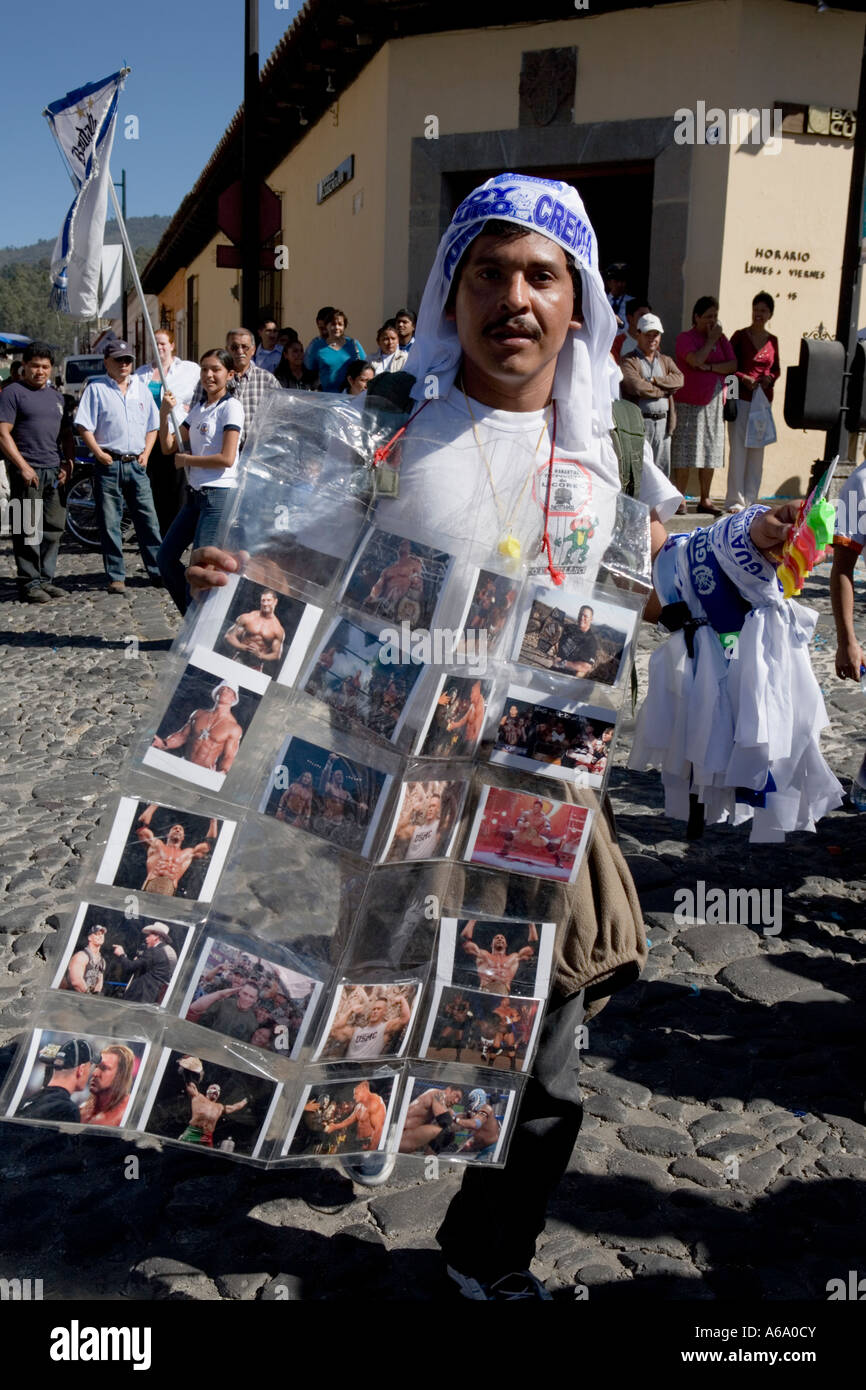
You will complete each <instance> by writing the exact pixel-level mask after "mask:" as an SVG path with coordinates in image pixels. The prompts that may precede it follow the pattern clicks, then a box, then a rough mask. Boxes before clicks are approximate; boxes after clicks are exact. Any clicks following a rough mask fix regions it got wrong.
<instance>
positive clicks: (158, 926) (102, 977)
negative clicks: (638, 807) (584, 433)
mask: <svg viewBox="0 0 866 1390" xmlns="http://www.w3.org/2000/svg"><path fill="white" fill-rule="evenodd" d="M447 408H448V409H449V410H450V408H451V407H450V405H448V406H447ZM443 409H445V403H436V404H435V406H432V407H431V409H430V410H429V411H428V410H426V409H424V410H421V411H419V412H416V416H415V417H414V418H413V419H411V420H410V421H409V423H408V425H407V428H406V429H405V431H403V432H402V433H401V434H400V435H399V445H398V446H396V447H395V449H394V452H393V454H390V453H389V455H388V460H387V470H388V480H387V481H388V486H387V488H382V489H378V488H377V484H376V476H375V467H377V466H378V465H379V463H380V462H381V456H382V450H383V446H385V445H386V442H387V441H388V439H389V437H390V436H392V435H395V434H396V432H397V430H398V427H399V426H400V425H401V424H402V423H403V418H402V417H399V416H395V415H390V416H387V417H386V416H385V415H380V416H377V415H374V414H373V412H371V411H368V410H364V409H359V407H358V405H357V403H352V402H350V401H349V399H348V398H346V399H345V400H344V399H341V398H335V397H332V396H326V395H321V396H318V397H317V396H314V395H313V394H312V393H308V394H298V393H292V392H285V393H279V394H278V393H273V396H272V398H271V399H270V400H269V401H268V403H267V405H266V407H263V409H262V410H261V411H260V412H259V413H258V416H257V419H256V421H255V424H254V427H253V429H252V430H251V432H250V435H249V438H248V441H247V445H246V447H245V450H244V455H243V458H242V460H241V465H240V476H239V485H238V487H237V489H236V490H235V495H234V496H233V498H232V501H231V510H230V513H229V515H228V516H227V518H226V520H225V523H224V527H223V532H222V534H221V535H220V536H219V537H217V540H216V543H217V545H220V546H222V547H223V548H227V549H230V550H232V551H233V552H234V553H235V554H236V558H237V570H236V571H235V572H234V573H232V574H230V575H226V576H224V578H225V582H224V583H222V584H220V585H218V586H216V587H214V589H213V590H212V591H211V592H210V593H209V594H208V595H207V597H205V598H204V599H203V600H202V601H198V600H197V601H196V602H195V603H194V604H193V605H192V607H191V611H190V613H189V615H188V616H187V619H186V621H185V624H184V628H183V631H182V633H181V635H180V637H179V638H178V640H177V641H176V643H175V646H174V649H173V651H172V653H171V654H170V656H169V659H168V661H167V662H166V665H165V668H164V671H163V675H162V678H161V681H160V684H159V687H158V691H157V696H156V698H155V699H154V700H152V701H151V702H150V707H149V708H148V710H147V711H146V715H145V718H144V720H143V728H142V733H141V742H140V745H139V747H138V748H137V750H136V751H135V754H134V755H133V756H132V757H131V758H130V760H129V761H128V763H127V766H126V768H125V769H123V770H121V772H120V774H119V778H118V798H117V800H116V802H115V804H114V806H113V807H112V809H111V810H110V811H109V814H108V817H107V821H106V823H105V831H104V835H103V841H104V843H102V846H101V848H100V849H99V851H98V852H97V853H96V854H95V855H94V862H93V865H92V868H91V870H90V879H89V881H86V882H85V884H84V886H83V888H82V890H81V899H80V901H79V902H78V905H77V907H76V909H75V912H74V917H73V919H72V920H71V921H70V924H69V927H68V931H66V933H65V934H64V937H63V940H62V943H59V946H58V953H57V956H56V959H55V961H54V963H53V965H52V974H51V989H50V993H49V995H46V996H43V999H51V1000H53V1001H54V1002H55V1003H56V1004H57V1005H58V1007H61V1006H62V1009H63V1010H65V1012H64V1013H63V1015H62V1017H63V1023H62V1027H63V1029H65V1031H59V1028H60V1025H59V1024H56V1022H52V1023H51V1026H50V1027H49V1026H48V1025H49V1022H50V1020H49V1019H48V1016H47V1014H45V1015H44V1016H43V1017H42V1018H39V1017H37V1018H35V1019H34V1020H33V1028H34V1030H35V1031H34V1032H33V1034H32V1035H31V1037H30V1038H29V1039H28V1040H26V1042H25V1044H24V1048H25V1051H24V1052H22V1053H21V1054H20V1056H21V1058H22V1059H23V1060H21V1061H20V1063H19V1065H18V1069H17V1071H16V1073H15V1076H16V1078H17V1079H16V1082H15V1087H16V1089H15V1094H14V1096H12V1100H11V1102H10V1106H11V1110H12V1111H14V1113H15V1116H16V1118H19V1117H20V1118H27V1119H29V1120H32V1121H33V1122H36V1123H46V1124H52V1123H60V1124H64V1123H76V1124H78V1123H85V1124H87V1123H100V1124H103V1125H109V1126H111V1125H112V1124H114V1120H113V1119H112V1120H107V1119H105V1118H91V1119H84V1120H82V1118H81V1117H82V1115H84V1116H90V1114H91V1111H93V1112H94V1113H97V1112H98V1115H99V1116H104V1114H105V1113H106V1105H107V1098H109V1099H110V1100H111V1104H110V1105H109V1106H107V1110H108V1112H110V1114H111V1115H112V1116H115V1115H116V1116H117V1126H120V1125H121V1124H122V1123H123V1124H128V1123H129V1120H130V1115H131V1117H132V1123H133V1125H134V1127H135V1128H136V1129H139V1130H141V1131H143V1132H146V1133H148V1134H151V1135H154V1136H157V1137H159V1138H160V1139H163V1140H165V1141H167V1142H169V1143H174V1144H182V1145H184V1146H189V1145H196V1146H198V1147H199V1148H205V1149H209V1150H211V1151H212V1152H219V1153H220V1154H222V1155H224V1156H232V1157H234V1158H237V1159H239V1160H242V1161H246V1162H260V1163H261V1162H263V1163H269V1162H277V1163H284V1162H294V1163H301V1164H303V1163H317V1162H325V1161H332V1160H334V1159H335V1158H338V1157H340V1156H343V1155H346V1154H364V1153H369V1152H374V1151H379V1150H381V1149H383V1148H388V1147H391V1148H394V1149H396V1150H397V1151H399V1152H400V1153H401V1154H403V1155H406V1156H415V1157H417V1158H419V1159H422V1158H425V1157H428V1158H429V1157H430V1156H431V1155H441V1156H442V1157H444V1158H447V1159H448V1160H449V1161H451V1160H453V1161H457V1162H471V1163H481V1164H492V1165H499V1164H501V1163H502V1162H504V1158H505V1154H506V1152H507V1147H508V1143H509V1141H510V1136H511V1133H512V1130H513V1126H514V1122H515V1117H516V1115H517V1108H518V1104H519V1097H520V1093H521V1090H522V1086H523V1083H524V1082H525V1080H526V1077H527V1074H528V1072H529V1070H530V1069H531V1066H532V1057H533V1052H534V1049H535V1047H536V1045H537V1040H538V1036H539V1032H540V1028H541V1026H542V1022H543V1015H544V1008H545V1005H546V1000H547V995H548V993H549V989H550V986H551V983H552V970H553V966H552V946H553V937H554V934H555V930H556V926H557V922H556V921H554V920H553V917H554V915H555V912H559V911H560V910H562V911H563V912H565V911H567V910H568V908H567V903H568V897H569V895H568V893H567V892H564V891H562V890H563V889H565V888H567V887H568V886H569V885H573V884H574V883H575V882H576V880H577V877H578V875H579V873H580V869H581V865H582V863H583V861H584V857H585V855H586V852H587V848H588V845H589V842H590V837H591V834H592V830H593V824H594V816H595V815H596V814H597V811H596V810H595V809H594V807H593V805H588V806H587V805H582V804H580V802H579V798H577V797H576V795H575V791H576V789H577V788H579V787H587V788H591V789H592V791H593V793H597V794H598V795H599V796H601V795H602V793H603V789H604V785H605V777H606V771H607V768H608V763H609V758H610V748H611V743H612V740H613V737H614V733H615V727H616V722H617V718H618V716H619V713H620V710H621V707H622V705H623V702H624V701H625V699H626V696H627V690H628V670H629V666H630V662H631V659H632V654H633V649H634V642H635V634H636V629H637V622H638V619H639V616H640V610H641V606H642V604H643V602H644V600H645V596H646V593H647V592H648V589H649V518H648V512H647V509H646V508H645V507H643V506H642V504H640V503H638V502H634V501H633V500H630V499H623V498H622V497H621V494H619V493H618V492H617V491H616V490H612V489H610V488H608V487H605V486H604V485H603V484H602V483H601V482H600V481H599V480H598V479H597V478H596V477H595V476H594V475H593V474H592V473H591V472H590V471H589V470H588V469H587V468H585V467H584V466H583V465H581V464H580V463H578V462H577V461H575V460H569V459H565V458H560V457H559V455H558V454H556V456H555V457H554V452H553V451H548V448H547V447H546V446H545V447H544V448H542V447H541V442H542V439H543V429H546V428H547V420H546V418H545V421H544V422H540V428H541V426H542V425H543V429H542V433H540V434H539V433H538V431H536V432H535V434H536V436H537V438H536V437H533V438H532V439H528V438H527V435H526V431H520V430H512V431H510V432H509V431H507V430H505V431H504V432H503V433H502V435H501V436H500V437H497V438H495V439H485V441H484V447H485V448H486V450H487V452H486V453H485V455H484V457H485V458H487V460H488V462H490V461H491V460H492V463H491V467H493V468H494V473H493V476H494V477H495V478H496V479H497V486H498V487H499V492H498V493H497V496H496V498H493V497H492V496H491V491H490V477H489V474H490V470H489V469H486V468H485V467H484V461H483V459H482V457H481V455H480V454H479V445H478V439H477V437H476V436H475V435H474V434H473V430H472V428H471V422H470V421H469V419H468V417H466V418H464V416H465V412H463V414H461V410H462V407H460V409H459V410H456V413H454V418H453V420H450V423H448V424H447V427H446V426H445V423H443V422H444V420H445V417H444V415H443V413H442V411H443ZM449 418H450V417H449ZM485 429H486V425H485ZM482 433H484V430H482ZM377 451H378V452H377ZM551 462H552V466H553V472H552V473H551V472H550V469H551ZM545 503H547V504H548V513H549V515H548V523H549V540H550V552H549V555H550V558H551V565H550V567H549V566H548V555H547V554H542V552H541V546H540V540H541V536H542V533H543V531H544V529H545V517H544V508H545ZM557 581H560V582H557ZM533 881H534V882H533ZM458 883H461V884H465V885H467V888H466V893H465V894H464V892H463V891H462V889H460V890H458V889H457V888H456V887H455V886H453V885H457V884H458ZM377 884H381V885H382V891H381V892H377V887H376V885H377ZM482 884H483V885H484V886H485V896H484V901H485V903H486V904H488V905H489V904H492V903H493V902H496V901H500V900H501V902H502V903H503V904H504V903H505V902H506V901H511V902H512V903H514V904H515V909H514V910H515V914H517V913H520V914H525V915H526V916H527V920H519V921H518V920H510V919H509V920H506V919H505V918H503V920H501V921H499V920H493V917H492V916H491V915H488V916H481V915H479V916H476V917H474V918H473V917H472V916H471V915H469V911H468V909H466V910H465V912H464V913H462V914H461V915H460V916H451V917H447V916H446V917H445V918H444V919H443V920H442V921H441V924H437V919H438V917H439V916H440V909H439V907H433V908H431V904H438V903H440V902H441V901H456V902H466V903H467V904H468V903H469V902H470V901H472V902H476V898H475V897H474V896H473V894H474V893H475V892H476V888H475V887H474V886H473V885H482ZM487 890H490V891H489V893H488V891H487ZM500 890H501V891H500ZM479 891H480V889H479ZM103 899H104V900H105V901H106V902H108V903H109V904H113V906H112V907H105V908H103V907H102V906H101V905H100V903H101V901H102V900H103ZM166 899H171V900H172V901H171V902H166ZM531 900H536V901H547V902H548V903H550V904H556V908H555V910H554V909H553V908H551V910H550V911H549V912H548V920H545V921H543V922H542V921H539V922H532V921H529V920H528V912H527V909H526V908H525V907H524V906H523V905H522V904H524V903H525V904H527V905H528V903H529V902H530V901H531ZM130 904H131V905H132V906H131V907H130ZM479 906H480V900H479ZM127 910H130V911H132V912H134V914H135V915H134V916H127ZM452 910H453V909H452ZM431 913H432V917H431ZM203 919H204V921H203ZM437 925H438V926H439V935H438V941H439V946H438V954H437V955H436V958H435V963H434V943H435V941H436V939H437V938H436V930H437ZM434 964H435V968H434ZM42 1007H43V1012H44V1009H46V1008H47V1005H43V1006H42ZM112 1008H113V1010H114V1012H113V1013H112V1012H111V1011H112ZM96 1017H99V1018H100V1025H99V1027H97V1026H96V1025H95V1023H94V1021H93V1020H94V1018H96ZM109 1017H110V1019H111V1026H110V1027H109V1022H108V1020H109ZM102 1018H105V1020H106V1022H105V1036H104V1035H103V1032H102V1031H100V1030H101V1028H102V1023H101V1019H102ZM70 1019H71V1020H73V1022H74V1020H75V1019H80V1020H81V1030H80V1032H77V1031H75V1029H74V1028H70V1027H69V1026H68V1025H69V1021H70ZM136 1029H139V1031H141V1032H142V1034H143V1039H141V1040H136V1038H135V1031H136ZM109 1032H110V1033H113V1034H114V1035H115V1037H116V1041H117V1049H119V1050H115V1051H114V1052H111V1053H110V1058H109V1060H108V1061H105V1060H101V1059H102V1054H103V1053H104V1052H105V1051H106V1048H107V1047H108V1043H109V1039H108V1037H107V1035H108V1033H109ZM148 1049H150V1055H148ZM58 1058H59V1059H60V1060H59V1061H58ZM70 1058H71V1059H72V1062H73V1063H74V1064H75V1065H74V1066H72V1067H71V1070H72V1071H73V1072H74V1075H73V1076H72V1078H71V1081H70V1078H69V1077H68V1076H67V1072H69V1071H70V1067H69V1066H67V1065H66V1063H67V1061H69V1059H70ZM76 1059H77V1060H76ZM112 1070H113V1073H114V1075H115V1077H116V1078H119V1079H116V1085H115V1089H114V1090H112V1089H111V1085H114V1084H115V1083H113V1082H111V1081H110V1078H108V1080H106V1077H107V1073H111V1072H112ZM97 1073H98V1075H97ZM58 1077H59V1078H60V1084H58V1079H57V1078H58ZM94 1077H96V1081H94ZM142 1077H143V1078H144V1080H143V1083H142V1084H141V1086H140V1094H139V1095H138V1098H137V1099H136V1102H135V1106H134V1107H132V1097H133V1095H134V1094H135V1088H136V1086H137V1085H138V1084H139V1081H140V1079H141V1078H142ZM103 1080H106V1085H105V1086H103V1084H102V1082H103ZM70 1084H71V1085H72V1086H73V1088H74V1089H73V1090H71V1091H70V1089H69V1086H70ZM283 1086H285V1091H283V1089H282V1088H283ZM124 1088H126V1089H125V1090H124ZM8 1094H9V1092H8V1090H7V1095H8ZM94 1096H96V1097H98V1105H97V1104H96V1103H94V1105H93V1106H91V1105H90V1100H89V1098H92V1097H94ZM130 1107H132V1108H130ZM139 1112H140V1113H139Z"/></svg>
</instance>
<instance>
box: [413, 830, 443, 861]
mask: <svg viewBox="0 0 866 1390" xmlns="http://www.w3.org/2000/svg"><path fill="white" fill-rule="evenodd" d="M438 838H439V822H438V820H433V821H425V822H424V824H423V825H419V826H416V828H415V829H414V830H413V831H412V838H411V840H410V841H409V847H408V849H407V850H406V858H407V860H408V859H429V858H430V855H431V854H432V853H433V851H434V850H435V848H436V841H437V840H438Z"/></svg>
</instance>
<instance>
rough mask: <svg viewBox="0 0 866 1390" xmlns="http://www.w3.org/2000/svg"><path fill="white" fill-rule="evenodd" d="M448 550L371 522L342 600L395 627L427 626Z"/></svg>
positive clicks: (445, 569) (446, 567) (447, 563)
mask: <svg viewBox="0 0 866 1390" xmlns="http://www.w3.org/2000/svg"><path fill="white" fill-rule="evenodd" d="M450 567H451V556H450V555H447V554H446V553H445V551H443V550H434V549H433V547H432V546H429V545H421V544H420V543H419V542H417V541H409V540H405V539H404V538H403V537H402V536H392V535H391V534H390V533H389V532H387V531H380V530H378V529H377V528H374V529H373V530H371V531H370V533H369V534H368V536H367V539H366V540H365V542H364V545H363V547H362V549H361V552H360V554H359V555H358V558H357V560H356V561H355V563H354V565H353V566H352V569H351V572H350V574H349V577H348V579H347V581H346V585H345V588H344V590H343V594H342V601H343V603H345V604H346V605H347V606H349V607H351V608H354V609H356V610H357V611H358V612H360V613H363V614H365V615H367V616H369V617H372V618H377V619H381V620H382V621H383V622H387V623H389V624H390V625H392V626H397V627H399V626H400V625H401V623H404V622H407V623H408V624H409V628H410V630H411V629H415V628H426V629H430V628H432V627H433V622H434V614H435V612H436V605H437V603H438V601H439V595H440V593H441V592H442V586H443V584H444V583H445V579H446V576H447V574H448V571H449V569H450Z"/></svg>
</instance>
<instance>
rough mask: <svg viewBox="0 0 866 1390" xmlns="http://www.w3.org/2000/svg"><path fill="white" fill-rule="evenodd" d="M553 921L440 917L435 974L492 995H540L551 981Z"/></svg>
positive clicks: (541, 997)
mask: <svg viewBox="0 0 866 1390" xmlns="http://www.w3.org/2000/svg"><path fill="white" fill-rule="evenodd" d="M555 935H556V927H555V924H554V923H553V922H511V921H502V920H498V919H497V920H487V919H483V918H481V919H479V918H476V917H468V918H464V917H459V918H458V917H443V918H442V920H441V922H440V925H439V948H438V958H437V964H436V976H437V979H438V980H439V982H440V983H443V984H454V985H460V986H461V988H462V989H463V990H481V991H482V993H484V994H491V995H500V996H501V995H507V994H510V995H521V996H529V997H535V998H538V999H543V998H544V997H545V996H546V994H547V990H548V987H549V984H550V969H551V961H552V958H553V940H554V936H555Z"/></svg>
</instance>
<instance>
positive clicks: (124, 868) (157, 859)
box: [96, 796, 236, 902]
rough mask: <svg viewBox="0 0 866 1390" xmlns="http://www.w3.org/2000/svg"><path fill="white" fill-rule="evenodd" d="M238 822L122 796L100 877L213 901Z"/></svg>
mask: <svg viewBox="0 0 866 1390" xmlns="http://www.w3.org/2000/svg"><path fill="white" fill-rule="evenodd" d="M235 825H236V822H235V821H231V820H223V819H222V818H221V817H218V816H212V817H208V816H198V815H193V814H192V813H191V812H189V811H176V810H174V809H173V808H171V807H169V806H161V805H159V803H158V802H155V801H151V802H146V801H137V800H136V799H135V798H134V797H126V796H124V797H121V800H120V806H119V807H118V810H117V815H116V816H115V819H114V823H113V825H112V827H111V830H110V832H109V837H108V844H107V845H106V847H105V853H104V854H103V856H102V861H101V863H100V865H99V868H98V869H97V872H96V881H97V883H113V884H115V885H116V886H117V887H118V888H128V889H130V890H131V891H132V892H136V893H139V892H140V893H153V894H155V895H156V896H158V897H163V898H175V897H176V898H184V899H185V900H186V901H188V902H196V901H199V902H209V901H210V899H211V897H212V896H213V892H214V888H215V887H216V883H217V880H218V878H219V876H220V873H221V872H222V867H223V864H224V863H225V858H226V855H227V854H228V849H229V845H230V843H231V839H232V836H233V835H234V831H235Z"/></svg>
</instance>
